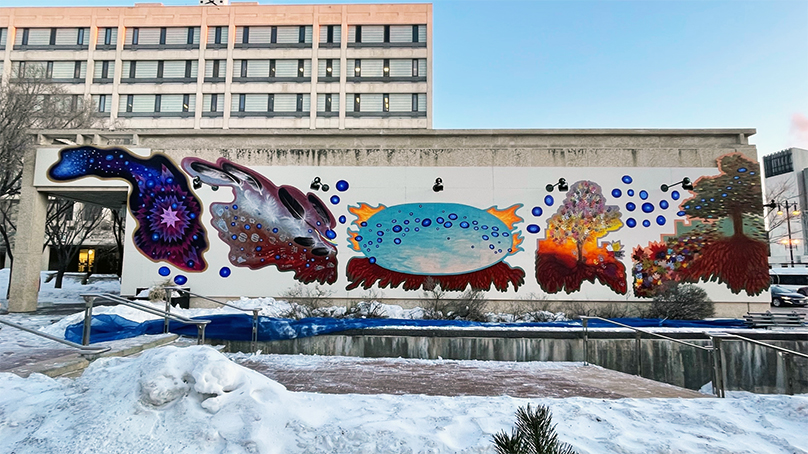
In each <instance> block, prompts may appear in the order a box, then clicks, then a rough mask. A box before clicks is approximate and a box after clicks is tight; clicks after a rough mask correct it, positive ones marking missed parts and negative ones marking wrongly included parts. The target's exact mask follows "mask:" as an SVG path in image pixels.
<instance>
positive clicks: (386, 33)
mask: <svg viewBox="0 0 808 454" xmlns="http://www.w3.org/2000/svg"><path fill="white" fill-rule="evenodd" d="M384 42H386V43H389V42H390V26H389V25H385V26H384Z"/></svg>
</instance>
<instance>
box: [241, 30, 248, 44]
mask: <svg viewBox="0 0 808 454" xmlns="http://www.w3.org/2000/svg"><path fill="white" fill-rule="evenodd" d="M241 43H242V44H249V43H250V27H243V28H242V29H241Z"/></svg>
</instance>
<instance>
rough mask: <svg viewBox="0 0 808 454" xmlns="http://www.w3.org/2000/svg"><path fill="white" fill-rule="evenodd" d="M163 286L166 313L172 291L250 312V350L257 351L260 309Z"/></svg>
mask: <svg viewBox="0 0 808 454" xmlns="http://www.w3.org/2000/svg"><path fill="white" fill-rule="evenodd" d="M163 288H164V289H165V290H166V312H167V313H168V312H170V311H171V297H170V296H169V295H171V292H172V291H175V292H180V293H185V294H186V295H189V296H193V297H194V298H199V299H203V300H205V301H210V302H212V303H216V304H219V305H222V306H227V307H230V308H233V309H238V310H240V311H244V312H252V335H251V336H250V352H252V353H255V352H256V351H257V349H258V313H259V312H261V309H255V308H253V309H245V308H243V307H238V306H236V305H233V304H230V303H225V302H222V301H217V300H215V299H213V298H210V297H207V296H203V295H199V294H197V293H193V292H191V291H190V290H186V289H184V288H181V287H163ZM167 323H168V321H166V324H167Z"/></svg>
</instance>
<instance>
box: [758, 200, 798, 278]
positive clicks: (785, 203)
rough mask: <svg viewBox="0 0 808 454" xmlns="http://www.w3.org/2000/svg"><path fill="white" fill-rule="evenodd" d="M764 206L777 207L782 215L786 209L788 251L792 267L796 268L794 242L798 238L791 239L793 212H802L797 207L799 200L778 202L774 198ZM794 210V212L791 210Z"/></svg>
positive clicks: (795, 213) (796, 214) (795, 214)
mask: <svg viewBox="0 0 808 454" xmlns="http://www.w3.org/2000/svg"><path fill="white" fill-rule="evenodd" d="M763 206H764V207H767V208H770V209H775V208H777V215H778V216H782V215H783V211H784V209H785V213H786V227H787V228H788V253H789V256H790V258H791V267H792V268H794V242H795V241H796V240H793V239H791V214H793V215H794V216H798V215H799V214H800V210H798V209H797V202H793V203H789V201H788V200H785V201H783V202H780V203H777V202H775V201H774V200H772V201H771V202H770V203H767V204H764V205H763ZM792 209H793V210H794V212H793V213H792V212H791V210H792Z"/></svg>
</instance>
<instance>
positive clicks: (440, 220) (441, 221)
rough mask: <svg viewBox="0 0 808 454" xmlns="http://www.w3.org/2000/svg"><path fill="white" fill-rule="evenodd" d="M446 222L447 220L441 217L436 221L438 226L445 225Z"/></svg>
mask: <svg viewBox="0 0 808 454" xmlns="http://www.w3.org/2000/svg"><path fill="white" fill-rule="evenodd" d="M444 221H445V219H443V218H441V217H439V218H437V219H435V222H437V223H438V224H443V222H444Z"/></svg>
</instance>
